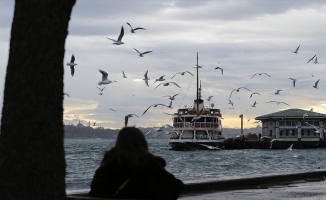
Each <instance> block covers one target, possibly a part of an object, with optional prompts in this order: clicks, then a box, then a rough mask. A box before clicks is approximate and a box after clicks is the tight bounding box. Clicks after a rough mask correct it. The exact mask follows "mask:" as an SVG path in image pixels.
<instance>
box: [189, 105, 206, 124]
mask: <svg viewBox="0 0 326 200" xmlns="http://www.w3.org/2000/svg"><path fill="white" fill-rule="evenodd" d="M203 110H204V107H202V108H201V109H200V111H199V113H198V114H197V115H196V116H195V117H194V118H192V120H191V122H194V121H197V120H198V119H200V118H201V116H200V115H201V113H202V112H203Z"/></svg>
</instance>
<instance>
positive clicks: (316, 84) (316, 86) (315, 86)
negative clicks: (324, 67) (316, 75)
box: [312, 79, 320, 89]
mask: <svg viewBox="0 0 326 200" xmlns="http://www.w3.org/2000/svg"><path fill="white" fill-rule="evenodd" d="M319 80H320V79H318V81H316V83H315V85H313V86H312V87H314V88H316V89H318V83H319Z"/></svg>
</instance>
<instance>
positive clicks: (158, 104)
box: [142, 103, 169, 115]
mask: <svg viewBox="0 0 326 200" xmlns="http://www.w3.org/2000/svg"><path fill="white" fill-rule="evenodd" d="M152 106H153V107H157V106H165V107H169V106H167V105H164V104H161V103H157V104H153V105H150V106H148V108H147V109H146V110H145V111H144V112H143V114H142V115H144V114H145V113H146V112H147V110H148V109H149V108H150V107H152Z"/></svg>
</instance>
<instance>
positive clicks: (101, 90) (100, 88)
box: [96, 86, 105, 92]
mask: <svg viewBox="0 0 326 200" xmlns="http://www.w3.org/2000/svg"><path fill="white" fill-rule="evenodd" d="M96 87H97V86H96ZM97 88H98V89H99V90H101V91H102V92H103V90H104V88H105V87H104V88H99V87H97Z"/></svg>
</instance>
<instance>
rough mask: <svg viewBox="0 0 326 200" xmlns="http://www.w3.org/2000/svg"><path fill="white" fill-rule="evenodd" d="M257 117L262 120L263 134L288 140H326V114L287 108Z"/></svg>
mask: <svg viewBox="0 0 326 200" xmlns="http://www.w3.org/2000/svg"><path fill="white" fill-rule="evenodd" d="M255 119H256V120H260V121H261V122H262V136H268V137H271V138H273V139H282V140H286V141H325V129H326V125H325V124H326V114H322V113H317V112H313V111H307V110H302V109H287V110H283V111H279V112H275V113H271V114H267V115H262V116H259V117H256V118H255Z"/></svg>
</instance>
